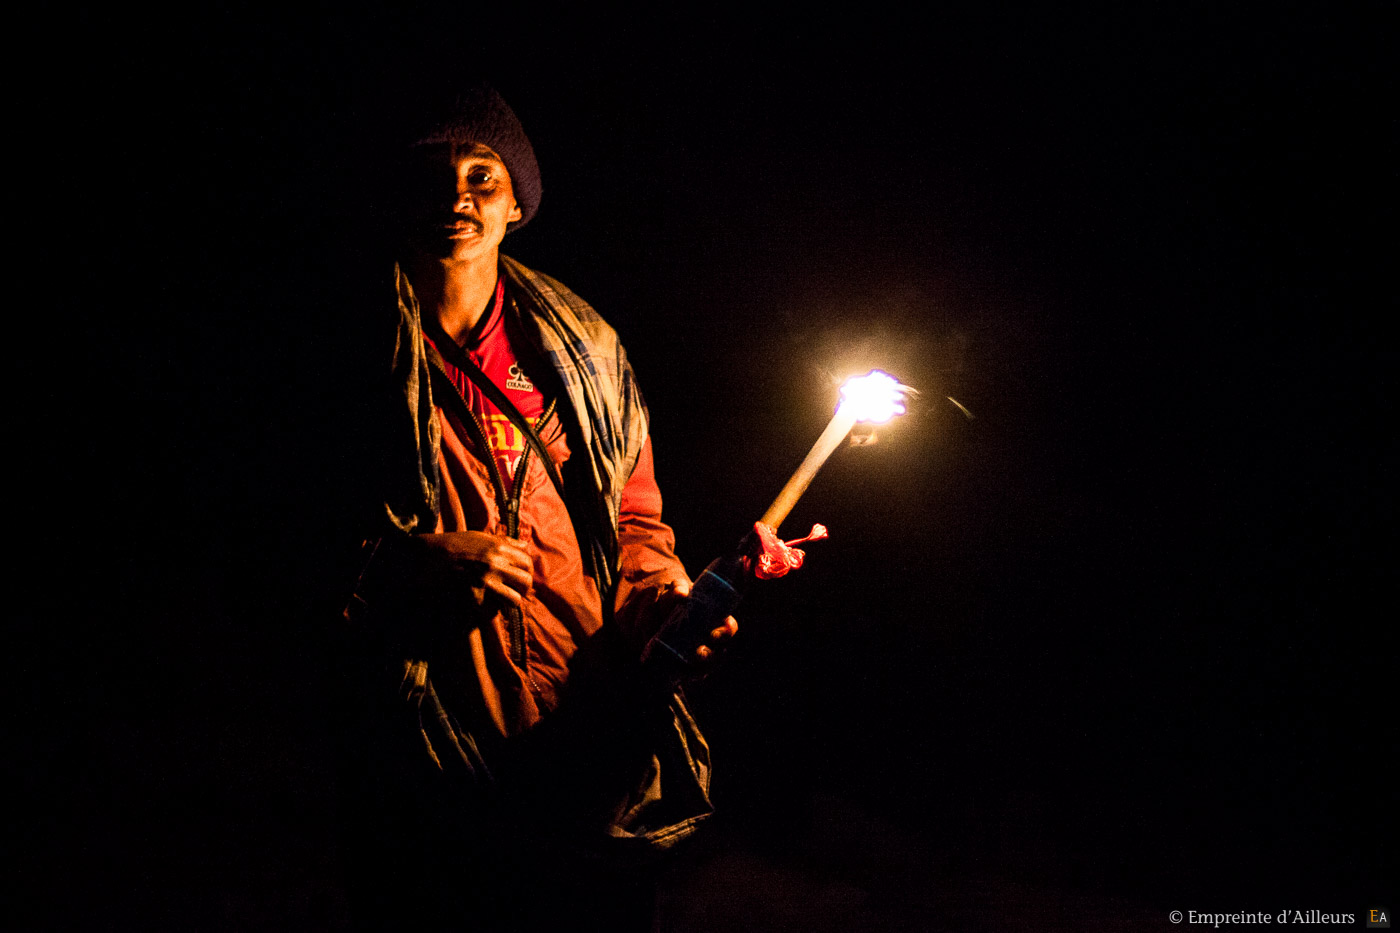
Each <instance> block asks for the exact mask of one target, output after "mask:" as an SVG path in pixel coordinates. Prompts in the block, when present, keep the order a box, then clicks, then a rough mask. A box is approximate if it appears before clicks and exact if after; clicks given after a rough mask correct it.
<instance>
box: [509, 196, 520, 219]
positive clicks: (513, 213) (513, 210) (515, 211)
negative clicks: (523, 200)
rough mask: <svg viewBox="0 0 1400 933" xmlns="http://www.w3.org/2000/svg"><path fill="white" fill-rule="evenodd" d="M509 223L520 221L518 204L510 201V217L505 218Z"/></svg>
mask: <svg viewBox="0 0 1400 933" xmlns="http://www.w3.org/2000/svg"><path fill="white" fill-rule="evenodd" d="M506 219H507V220H509V221H510V222H511V223H514V222H515V221H517V220H519V219H520V202H519V201H512V202H511V205H510V217H508V218H506Z"/></svg>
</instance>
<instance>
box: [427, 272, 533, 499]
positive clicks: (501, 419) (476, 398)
mask: <svg viewBox="0 0 1400 933" xmlns="http://www.w3.org/2000/svg"><path fill="white" fill-rule="evenodd" d="M505 288H506V286H505V280H503V279H498V280H497V282H496V297H495V299H494V300H493V301H492V304H491V309H490V311H489V312H487V315H486V318H485V320H483V321H481V322H480V323H479V324H478V326H477V328H476V329H475V338H476V339H475V343H474V344H471V345H468V346H465V347H463V348H462V349H463V350H465V351H466V353H467V356H468V357H470V358H471V361H472V362H473V363H475V364H476V365H477V366H479V367H481V371H482V372H483V373H485V374H486V378H488V379H490V380H491V381H492V382H494V383H495V384H496V386H497V387H499V388H500V389H501V390H502V391H503V392H505V395H506V398H508V399H510V400H511V402H513V403H514V404H515V407H516V408H518V409H520V413H521V414H522V415H524V416H525V417H526V418H528V419H530V421H531V423H534V422H536V421H537V420H538V419H539V417H540V415H541V414H543V413H544V408H545V397H544V393H543V392H541V391H540V389H539V385H540V382H539V376H540V374H541V373H542V372H543V370H544V365H545V364H544V361H543V360H541V359H540V358H539V356H538V354H536V353H535V352H534V349H533V348H532V347H531V346H530V344H529V342H528V341H527V340H526V339H525V336H524V335H523V334H520V333H518V325H516V323H515V321H514V320H513V319H511V320H509V321H508V320H507V318H508V315H506V314H505V312H504V307H505V294H506V292H505ZM424 336H425V338H426V339H427V340H428V342H429V343H432V338H431V337H427V335H424ZM434 346H436V344H434ZM443 363H444V364H445V365H444V367H443V368H444V371H445V372H446V373H447V376H448V378H450V379H451V380H452V382H453V383H454V384H455V385H456V386H457V388H458V390H459V391H461V393H462V398H464V399H466V402H467V406H468V407H469V408H470V409H471V410H472V412H473V413H475V414H476V416H477V417H478V418H479V419H481V427H482V429H483V430H484V431H485V432H486V443H487V445H488V446H489V447H490V448H491V455H492V456H494V457H495V458H496V465H497V466H498V467H500V470H501V479H502V480H503V481H504V483H505V491H506V494H507V495H509V494H510V492H511V489H512V487H513V485H514V482H515V469H516V466H517V465H519V463H520V455H521V454H523V453H524V452H525V447H526V445H527V443H528V441H526V440H525V435H524V433H523V432H522V431H521V430H520V429H519V428H517V427H516V426H515V425H514V424H513V423H512V422H511V420H510V418H509V417H507V416H506V415H505V414H502V412H501V410H500V409H498V408H497V407H496V406H495V405H494V404H493V403H492V402H491V400H490V399H489V398H487V397H486V396H485V395H483V394H482V392H481V390H480V389H478V388H477V387H476V383H474V382H472V381H471V380H470V379H468V378H467V377H466V375H465V374H463V373H462V371H461V370H459V369H458V368H457V367H456V366H453V365H452V362H451V361H450V360H447V359H444V360H443ZM537 427H538V425H537Z"/></svg>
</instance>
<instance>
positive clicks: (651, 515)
mask: <svg viewBox="0 0 1400 933" xmlns="http://www.w3.org/2000/svg"><path fill="white" fill-rule="evenodd" d="M617 537H618V552H619V556H620V558H621V564H622V574H621V579H620V580H619V582H618V588H617V602H616V603H615V606H616V608H617V620H618V624H619V625H620V626H621V627H622V629H623V631H624V632H627V633H628V634H633V635H635V634H640V633H638V632H637V626H638V625H640V624H642V623H643V621H644V620H645V616H646V609H647V608H649V607H650V606H651V605H652V604H653V603H655V601H656V598H657V596H658V595H659V594H660V592H661V590H662V588H663V587H664V586H665V585H666V584H668V583H674V582H678V581H682V580H684V581H686V582H689V580H690V577H689V576H688V575H687V574H686V572H685V567H684V566H683V565H682V564H681V562H680V560H679V559H678V558H677V557H676V551H675V548H676V535H675V532H673V531H672V530H671V526H669V525H667V524H666V523H665V522H663V521H662V520H661V490H660V488H658V487H657V485H656V470H655V465H654V462H653V460H652V450H651V438H647V440H646V442H645V444H644V445H643V447H642V452H641V455H640V456H638V458H637V465H636V467H635V468H634V469H633V470H632V475H631V476H630V477H629V478H628V480H627V485H626V486H624V487H623V490H622V503H621V507H620V509H619V513H618V523H617ZM653 621H654V622H655V623H656V624H659V622H660V620H653Z"/></svg>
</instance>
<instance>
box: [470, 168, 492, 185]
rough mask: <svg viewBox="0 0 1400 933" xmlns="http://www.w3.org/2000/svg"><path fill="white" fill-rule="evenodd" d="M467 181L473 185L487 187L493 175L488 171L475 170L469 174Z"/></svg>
mask: <svg viewBox="0 0 1400 933" xmlns="http://www.w3.org/2000/svg"><path fill="white" fill-rule="evenodd" d="M467 181H468V182H470V183H471V184H473V185H485V184H488V183H490V181H491V173H490V172H488V171H486V169H475V170H474V171H472V172H469V173H468V174H467Z"/></svg>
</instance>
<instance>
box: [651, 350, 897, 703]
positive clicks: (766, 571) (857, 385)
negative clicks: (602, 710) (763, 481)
mask: <svg viewBox="0 0 1400 933" xmlns="http://www.w3.org/2000/svg"><path fill="white" fill-rule="evenodd" d="M914 392H915V390H914V389H911V388H910V387H909V386H906V385H902V384H900V382H899V380H898V379H896V378H894V377H893V376H891V375H890V374H889V373H885V372H881V371H880V370H878V369H876V370H871V371H870V372H869V373H867V374H866V375H864V376H853V377H851V378H850V379H847V380H846V382H845V383H844V384H842V386H841V401H840V403H839V404H838V405H837V406H836V414H835V416H834V417H832V419H831V421H830V422H829V423H828V424H827V426H826V430H824V431H822V433H821V436H820V437H818V438H817V442H816V443H815V444H813V445H812V449H811V450H810V451H808V453H807V456H806V458H805V459H804V460H803V461H802V464H801V465H800V466H798V468H797V470H796V471H795V472H794V473H793V474H792V476H791V477H790V478H789V479H788V481H787V483H786V484H785V485H784V486H783V489H782V492H780V493H778V497H777V498H776V499H774V500H773V504H772V505H770V506H768V510H767V511H766V512H764V513H763V517H762V518H760V519H759V520H758V521H757V522H755V523H754V526H753V528H752V530H750V531H749V533H748V534H746V535H745V536H744V539H743V540H742V541H740V542H739V546H738V547H736V548H735V549H734V550H733V551H731V552H730V553H729V554H727V555H725V556H723V557H720V558H717V559H716V560H714V561H712V562H711V563H710V565H709V566H708V567H706V568H705V572H704V573H702V574H700V576H699V578H698V579H696V581H695V584H694V585H693V586H692V587H691V589H690V597H689V599H687V600H686V602H685V603H684V604H683V605H682V606H681V607H680V608H679V609H677V610H676V611H675V612H674V613H673V614H672V615H671V617H670V618H669V619H667V620H666V623H665V624H664V625H663V626H662V627H661V630H660V631H659V632H658V633H657V634H656V636H655V637H654V638H652V640H651V641H650V642H649V643H648V644H647V646H646V649H645V651H644V652H643V655H642V660H643V662H644V663H645V664H647V665H648V666H649V667H651V668H653V669H656V670H659V671H661V672H662V673H663V674H664V676H666V678H667V679H669V680H679V679H680V678H682V677H684V676H685V674H686V673H687V672H688V671H689V670H690V667H691V662H690V659H691V658H693V657H695V651H696V649H697V648H699V647H700V646H701V645H702V644H704V643H705V639H706V637H707V636H708V635H709V633H710V632H711V631H712V630H713V629H714V628H716V627H717V626H719V625H721V624H722V623H723V622H724V620H725V619H726V618H728V617H729V616H730V615H732V614H733V612H734V610H735V609H736V608H737V607H738V605H739V602H740V601H741V600H742V599H743V595H744V591H745V590H746V589H747V587H748V584H749V581H750V580H752V579H754V578H757V579H760V580H771V579H773V578H775V577H781V576H783V575H784V574H786V573H787V572H788V571H789V570H796V569H797V568H798V567H801V566H802V561H803V558H804V554H803V552H802V551H801V550H800V549H798V548H796V547H795V546H794V545H797V544H803V543H805V542H808V541H816V540H820V539H822V538H825V537H826V536H827V535H826V529H825V528H824V527H822V526H821V525H815V526H813V528H812V531H811V533H810V534H808V535H807V536H806V537H804V538H800V539H797V540H794V541H783V540H782V539H780V538H779V537H778V527H779V526H780V525H781V524H782V522H783V519H785V518H787V516H788V513H790V512H791V511H792V509H793V506H795V505H797V500H799V499H800V498H802V494H803V493H805V492H806V491H807V487H808V486H810V485H811V484H812V480H813V479H814V478H815V477H816V475H817V472H818V471H819V470H821V468H822V465H823V464H825V463H826V461H827V459H828V458H829V457H830V456H831V455H832V454H833V453H835V451H836V449H837V448H838V447H840V446H841V444H842V443H843V442H844V441H845V440H846V437H847V435H849V434H850V433H851V429H852V428H854V427H855V426H856V423H857V422H867V423H870V424H884V423H885V422H887V421H889V420H891V419H892V418H894V417H895V416H896V415H902V414H904V411H905V408H904V399H905V397H906V396H907V395H910V394H912V393H914Z"/></svg>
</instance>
